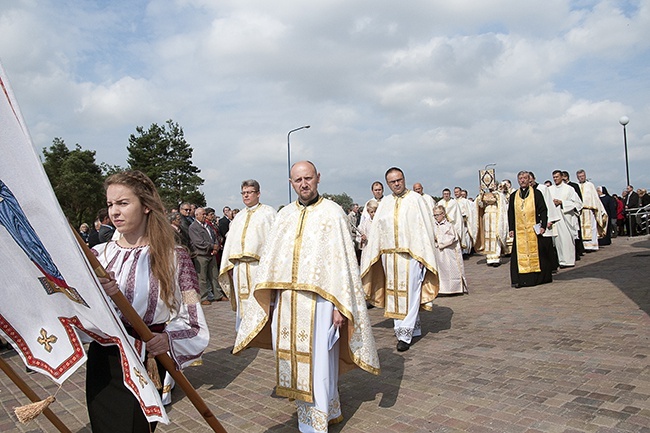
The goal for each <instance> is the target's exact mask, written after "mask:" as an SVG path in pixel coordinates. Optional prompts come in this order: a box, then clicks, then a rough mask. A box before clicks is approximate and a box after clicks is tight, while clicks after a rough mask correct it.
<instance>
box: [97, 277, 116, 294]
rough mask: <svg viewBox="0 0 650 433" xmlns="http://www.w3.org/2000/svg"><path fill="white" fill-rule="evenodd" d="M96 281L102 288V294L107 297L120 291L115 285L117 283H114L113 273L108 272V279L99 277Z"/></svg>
mask: <svg viewBox="0 0 650 433" xmlns="http://www.w3.org/2000/svg"><path fill="white" fill-rule="evenodd" d="M98 279H99V282H100V283H101V285H102V287H103V288H104V292H106V294H107V295H108V296H113V295H117V292H119V291H120V287H119V286H118V285H117V281H115V273H114V272H112V271H111V272H109V273H108V278H102V277H99V278H98Z"/></svg>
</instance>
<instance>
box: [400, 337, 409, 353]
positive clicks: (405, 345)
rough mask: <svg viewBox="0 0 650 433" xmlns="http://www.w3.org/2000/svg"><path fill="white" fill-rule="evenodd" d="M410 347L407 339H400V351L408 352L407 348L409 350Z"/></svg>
mask: <svg viewBox="0 0 650 433" xmlns="http://www.w3.org/2000/svg"><path fill="white" fill-rule="evenodd" d="M409 347H411V345H410V344H409V343H407V342H406V341H402V340H399V341H398V342H397V351H398V352H406V351H407V350H409Z"/></svg>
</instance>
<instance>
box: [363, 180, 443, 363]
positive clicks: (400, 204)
mask: <svg viewBox="0 0 650 433" xmlns="http://www.w3.org/2000/svg"><path fill="white" fill-rule="evenodd" d="M386 182H387V183H388V187H389V188H390V190H391V191H392V192H393V194H392V195H390V196H387V197H384V199H383V200H382V201H381V203H380V204H379V207H378V208H377V213H376V214H375V218H374V219H373V220H372V226H371V227H370V234H369V235H368V245H367V246H366V247H365V248H364V249H363V253H362V255H361V278H362V282H363V288H364V290H365V292H366V296H369V302H370V303H371V304H372V305H374V306H375V307H379V308H385V312H384V316H385V317H389V318H392V319H393V320H394V323H393V328H394V331H395V336H396V337H397V350H398V351H399V352H404V351H405V350H408V349H409V347H410V346H411V340H412V338H413V337H418V336H420V335H421V333H422V331H421V328H420V318H419V314H418V310H419V308H420V306H422V307H423V308H424V309H427V310H431V309H432V307H433V299H434V298H435V297H436V295H437V294H438V288H439V281H438V272H437V264H436V256H435V254H436V253H435V251H434V247H433V241H434V230H433V218H432V209H431V207H429V205H428V204H427V202H426V200H425V199H424V198H423V197H422V196H421V195H420V194H418V193H416V192H413V191H409V190H408V189H406V181H405V179H404V172H402V170H400V169H399V168H397V167H392V168H390V169H388V171H387V172H386Z"/></svg>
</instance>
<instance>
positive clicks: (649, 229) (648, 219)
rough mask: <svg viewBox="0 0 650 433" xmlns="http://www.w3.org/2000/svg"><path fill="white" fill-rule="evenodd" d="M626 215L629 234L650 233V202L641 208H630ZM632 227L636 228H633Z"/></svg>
mask: <svg viewBox="0 0 650 433" xmlns="http://www.w3.org/2000/svg"><path fill="white" fill-rule="evenodd" d="M625 216H626V217H627V224H626V228H627V234H628V236H630V235H632V234H636V235H648V234H650V204H649V205H646V206H643V207H639V208H634V209H628V210H626V211H625ZM632 228H635V229H636V230H632Z"/></svg>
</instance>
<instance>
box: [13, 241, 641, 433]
mask: <svg viewBox="0 0 650 433" xmlns="http://www.w3.org/2000/svg"><path fill="white" fill-rule="evenodd" d="M649 264H650V238H648V237H639V238H625V237H619V238H615V239H613V244H612V245H611V246H609V247H605V248H602V249H601V250H600V251H598V252H595V253H589V254H587V255H585V256H584V257H583V258H582V260H581V261H579V262H578V264H577V266H576V267H575V268H572V269H563V270H560V271H559V272H558V273H557V274H555V275H554V282H553V283H552V284H547V285H544V286H538V287H533V288H526V289H513V288H511V287H510V281H509V266H508V265H507V264H506V265H502V266H501V267H499V268H488V267H487V266H486V265H485V259H484V258H483V257H481V256H473V257H471V259H470V260H468V261H466V262H465V265H466V273H467V278H468V282H469V288H470V294H469V295H465V296H453V297H439V298H438V299H437V300H436V302H435V308H434V311H433V312H424V313H422V314H421V322H422V328H423V335H422V337H421V338H419V339H416V340H415V342H414V344H413V346H412V347H411V349H410V350H409V351H407V352H404V353H398V352H397V351H396V350H395V343H396V341H395V337H394V336H393V334H392V321H391V320H386V319H384V318H383V316H382V311H381V310H378V309H372V310H370V311H369V312H370V316H371V319H372V323H373V331H374V335H375V338H376V340H377V347H378V350H379V357H380V360H381V367H382V372H381V375H380V376H372V375H370V374H368V373H365V372H362V371H360V370H356V371H353V372H350V373H347V374H345V375H343V376H342V377H341V379H340V381H339V389H340V394H341V402H342V410H343V415H344V417H345V420H344V421H343V422H342V423H341V424H338V425H335V426H332V427H331V428H330V431H331V432H345V433H361V432H372V433H381V432H406V433H411V432H412V433H419V432H477V433H479V432H485V433H492V432H504V433H510V432H512V433H520V432H521V433H533V432H552V433H561V432H564V433H574V432H597V433H605V432H648V433H650V363H649V356H650V319H649V316H648V315H649V313H650V293H649V291H650V283H649V282H650V266H649ZM205 311H206V316H207V318H208V322H209V326H210V331H211V334H212V338H211V342H210V346H209V348H208V350H207V351H206V353H205V356H204V362H203V366H201V367H193V368H189V369H187V370H186V371H185V373H186V376H187V377H188V378H189V380H190V381H191V382H192V384H193V385H194V386H195V387H196V388H197V389H198V391H199V394H200V395H201V396H202V397H203V398H204V400H205V401H206V403H207V404H208V406H209V407H210V408H211V410H212V412H213V413H214V414H215V416H216V417H217V418H218V419H219V421H220V422H221V423H222V425H223V426H224V427H225V429H226V430H227V431H228V432H231V433H234V432H246V433H249V432H250V433H254V432H295V431H297V428H296V425H297V422H296V416H295V406H294V404H293V403H292V402H289V401H288V400H286V399H282V398H277V397H274V396H273V394H272V390H273V387H274V383H275V379H274V373H273V360H272V354H271V353H270V352H269V351H262V350H257V349H252V350H248V351H246V352H245V353H243V354H242V355H240V356H233V355H231V354H230V353H229V351H230V348H231V347H232V343H233V341H234V314H233V313H232V312H231V311H230V308H229V305H227V303H225V302H220V303H215V304H213V305H211V306H209V307H206V309H205ZM2 356H3V358H4V359H5V360H6V361H8V363H9V364H10V365H12V366H13V367H14V368H15V369H16V370H17V371H19V372H21V375H22V376H23V377H24V379H25V380H26V381H27V382H28V383H29V384H30V385H31V386H32V387H33V389H34V390H35V391H36V392H37V394H39V395H40V396H46V395H51V394H53V393H54V392H56V388H57V387H56V385H55V384H53V383H52V382H51V381H49V379H47V378H46V377H44V376H42V375H39V374H25V373H24V371H25V368H24V366H23V365H22V363H21V361H20V359H19V357H18V356H17V355H16V354H15V352H9V353H4V354H3V355H2ZM84 377H85V370H84V369H83V368H82V369H81V370H80V371H79V372H77V373H75V374H74V375H73V377H72V378H71V379H69V380H68V381H67V382H66V383H65V384H64V385H63V386H62V388H61V389H60V390H59V391H58V393H57V401H56V402H55V403H53V404H52V406H51V409H52V410H53V411H54V412H55V413H56V414H57V415H58V416H59V417H60V418H61V419H62V420H63V421H64V422H65V423H66V425H67V426H68V428H69V429H70V430H71V431H73V432H79V433H81V432H90V427H89V424H88V416H87V414H86V407H85V398H84V382H85V380H84ZM25 403H27V399H26V398H25V397H24V396H22V394H21V393H20V391H19V390H18V389H17V388H16V386H15V385H14V384H13V383H11V382H10V381H9V380H8V379H7V377H5V376H4V375H3V374H2V373H0V404H1V406H2V410H0V431H1V432H41V431H47V432H54V431H56V429H55V428H54V427H53V426H52V425H51V424H49V422H48V421H47V419H46V418H44V417H43V416H41V417H39V418H38V419H37V420H35V421H32V422H31V423H30V424H27V425H21V424H19V423H18V422H17V421H16V419H15V417H14V415H13V410H12V408H13V407H15V406H19V405H22V404H25ZM168 412H169V416H170V418H171V424H169V425H160V426H159V427H158V429H157V430H156V431H157V432H170V433H171V432H174V433H180V432H207V431H209V430H210V429H209V427H208V426H207V424H205V423H204V422H203V420H202V418H201V416H200V415H199V414H198V412H197V411H196V410H195V409H194V407H193V406H192V405H191V403H190V402H189V400H188V399H187V397H185V396H184V395H183V393H182V391H181V390H180V389H176V390H174V392H173V402H172V404H171V405H170V406H168Z"/></svg>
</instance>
